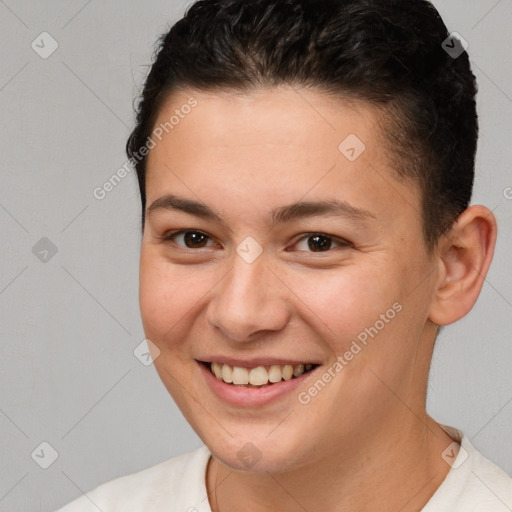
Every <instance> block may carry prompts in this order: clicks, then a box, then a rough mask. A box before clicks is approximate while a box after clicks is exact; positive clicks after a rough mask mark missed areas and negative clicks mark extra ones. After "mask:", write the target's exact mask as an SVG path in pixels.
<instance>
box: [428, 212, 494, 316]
mask: <svg viewBox="0 0 512 512" xmlns="http://www.w3.org/2000/svg"><path fill="white" fill-rule="evenodd" d="M496 235H497V225H496V218H495V217H494V214H493V213H492V212H491V211H490V210H489V209H488V208H486V207H485V206H480V205H474V206H470V207H469V208H468V209H466V210H465V211H464V212H462V213H461V214H460V216H459V217H458V218H457V220H456V221H455V222H454V224H453V226H452V228H451V230H450V232H449V233H448V234H446V235H444V236H443V237H442V238H441V240H440V242H439V244H438V250H437V253H436V254H437V255H436V263H437V264H438V267H437V270H438V272H437V282H436V288H435V290H434V297H433V300H432V303H431V307H430V311H429V320H431V321H432V322H434V323H435V324H437V325H448V324H451V323H453V322H456V321H457V320H459V319H461V318H462V317H464V316H465V315H467V313H468V312H469V311H470V310H471V308H472V307H473V306H474V304H475V302H476V300H477V299H478V295H479V294H480V290H481V289H482V286H483V284H484V279H485V276H486V274H487V271H488V270H489V266H490V264H491V261H492V257H493V254H494V246H495V244H496Z"/></svg>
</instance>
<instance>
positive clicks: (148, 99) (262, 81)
mask: <svg viewBox="0 0 512 512" xmlns="http://www.w3.org/2000/svg"><path fill="white" fill-rule="evenodd" d="M448 37H449V32H448V30H447V28H446V26H445V24H444V23H443V21H442V19H441V17H440V15H439V13H438V12H437V10H436V9H435V8H434V7H433V5H432V4H431V3H430V2H428V1H426V0H251V1H247V0H200V1H196V2H195V3H193V4H192V5H191V6H190V7H189V8H188V9H187V12H186V14H185V16H184V17H183V18H182V19H180V20H179V21H178V22H177V23H175V24H174V25H173V26H172V27H171V28H170V30H169V31H168V32H167V33H165V34H164V35H163V36H162V37H161V38H160V40H159V45H158V48H157V51H156V53H155V58H154V63H153V65H152V67H151V70H150V72H149V75H148V77H147V80H146V82H145V85H144V89H143V92H142V95H141V98H140V101H139V103H138V107H137V120H136V126H135V128H134V130H133V132H132V133H131V135H130V137H129V139H128V141H127V145H126V149H127V154H128V156H129V157H130V159H131V161H132V162H133V163H134V165H135V167H136V170H137V176H138V180H139V187H140V192H141V200H142V229H144V218H145V206H146V197H145V174H146V158H141V157H140V156H139V154H138V151H139V149H140V148H141V147H143V146H144V145H145V144H146V141H147V138H148V137H149V136H150V134H151V132H152V129H153V128H154V123H155V120H156V117H157V115H158V111H159V109H160V107H161V105H162V103H163V101H164V100H165V99H166V98H167V97H168V95H169V94H170V93H171V92H173V91H176V90H178V89H182V90H184V89H187V88H190V89H196V90H202V91H215V90H233V91H240V92H250V91H251V90H254V89H255V88H260V87H264V86H277V85H292V86H294V85H299V86H306V87H312V88H314V89H315V90H319V91H322V92H325V93H327V94H330V95H338V96H339V97H340V98H348V99H354V100H363V101H367V102H370V103H372V104H373V105H375V106H377V107H380V109H381V111H382V112H383V113H384V114H385V115H384V116H383V119H384V121H385V123H386V130H385V131H384V132H385V138H386V140H387V144H386V146H387V148H388V153H389V155H390V158H391V161H392V162H393V165H394V168H395V169H396V171H397V173H398V175H399V176H401V177H411V178H414V179H416V180H417V183H418V185H419V188H420V190H421V197H422V218H423V231H424V239H425V242H426V246H427V248H428V249H429V251H431V250H433V248H434V247H435V246H436V243H437V241H438V240H439V237H440V236H441V235H442V234H444V233H445V232H446V231H447V230H448V229H449V228H450V227H451V225H452V223H453V221H454V220H455V219H456V218H457V217H458V215H459V214H460V213H461V212H463V211H464V210H465V209H466V208H467V207H468V205H469V202H470V200H471V194H472V188H473V181H474V161H475V152H476V143H477V137H478V119H477V114H476V103H475V95H476V91H477V88H476V79H475V76H474V75H473V73H472V72H471V68H470V64H469V58H468V55H467V53H466V52H463V53H462V54H461V55H460V56H458V57H457V58H453V57H452V56H451V55H449V53H447V52H446V51H445V50H444V49H443V47H442V43H443V41H445V40H446V39H447V38H448ZM135 155H136V156H138V158H137V159H134V156H135Z"/></svg>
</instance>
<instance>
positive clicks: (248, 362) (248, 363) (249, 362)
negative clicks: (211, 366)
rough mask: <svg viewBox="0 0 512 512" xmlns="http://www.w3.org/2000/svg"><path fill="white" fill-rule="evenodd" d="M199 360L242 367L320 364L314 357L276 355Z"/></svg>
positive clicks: (211, 357) (214, 357)
mask: <svg viewBox="0 0 512 512" xmlns="http://www.w3.org/2000/svg"><path fill="white" fill-rule="evenodd" d="M198 361H199V362H202V363H219V364H229V365H230V366H239V367H243V368H256V367H258V366H271V365H273V364H275V365H279V366H284V365H285V364H291V365H293V366H295V365H298V364H304V365H305V364H315V365H317V364H320V363H318V362H317V361H315V360H314V359H308V360H300V361H296V360H293V359H285V358H276V357H258V358H251V359H237V358H236V357H228V356H209V357H208V356H207V357H204V358H201V359H198Z"/></svg>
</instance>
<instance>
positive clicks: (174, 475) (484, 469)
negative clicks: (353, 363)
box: [56, 425, 512, 512]
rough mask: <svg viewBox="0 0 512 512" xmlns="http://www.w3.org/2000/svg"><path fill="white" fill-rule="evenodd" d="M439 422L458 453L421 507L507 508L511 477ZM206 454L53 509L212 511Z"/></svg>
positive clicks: (429, 510) (433, 510)
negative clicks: (206, 480) (437, 486)
mask: <svg viewBox="0 0 512 512" xmlns="http://www.w3.org/2000/svg"><path fill="white" fill-rule="evenodd" d="M441 426H442V427H443V428H444V429H445V430H446V431H447V433H448V434H449V435H450V437H451V438H452V439H454V440H455V441H456V442H457V443H458V444H460V445H461V449H460V450H459V453H458V454H457V456H456V457H455V454H454V452H453V451H452V450H451V449H447V450H445V452H443V454H444V455H443V458H445V460H446V461H447V463H449V464H450V465H451V469H450V471H449V472H448V474H447V476H446V478H445V479H444V481H443V482H442V484H441V485H440V486H439V488H438V489H437V491H436V492H435V493H434V495H433V496H432V497H431V498H430V500H429V502H428V503H427V504H426V505H425V507H423V509H422V512H510V511H511V510H512V478H511V477H510V476H508V475H507V474H506V473H505V472H504V471H503V470H502V469H500V468H499V467H498V466H496V465H495V464H494V463H492V462H491V461H490V460H488V459H486V458H485V457H483V456H482V454H480V453H479V452H478V451H477V450H476V449H475V448H474V447H473V445H472V444H471V443H470V441H469V439H468V438H467V437H466V436H465V434H464V433H463V432H461V431H460V430H458V429H455V428H453V427H448V426H445V425H441ZM455 448H456V447H455ZM451 454H452V455H453V459H451V458H450V455H451ZM210 455H211V454H210V451H209V450H208V448H207V447H206V446H204V445H203V446H201V448H198V449H197V450H194V451H191V452H188V453H185V454H183V455H179V456H177V457H173V458H171V459H168V460H166V461H164V462H161V463H160V464H157V465H156V466H152V467H150V468H147V469H145V470H143V471H140V472H138V473H133V474H131V475H127V476H123V477H120V478H117V479H115V480H112V481H110V482H107V483H105V484H102V485H100V486H98V487H96V488H95V489H94V490H93V491H91V492H89V493H87V494H84V495H83V496H81V497H80V498H78V499H76V500H75V501H72V502H71V503H69V504H68V505H66V506H65V507H63V508H61V509H59V510H58V511H56V512H98V510H101V511H102V512H132V511H133V512H150V511H151V512H211V508H210V505H209V502H208V497H207V493H206V484H205V476H206V465H207V463H208V460H209V458H210Z"/></svg>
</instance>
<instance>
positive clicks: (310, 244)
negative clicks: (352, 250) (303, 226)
mask: <svg viewBox="0 0 512 512" xmlns="http://www.w3.org/2000/svg"><path fill="white" fill-rule="evenodd" d="M295 245H296V247H297V249H298V250H299V251H306V252H328V251H330V250H331V249H333V248H334V249H336V248H337V247H351V246H352V244H350V242H347V241H345V240H342V239H338V238H335V237H332V236H330V235H326V234H325V233H309V234H308V235H307V236H305V237H303V238H301V239H300V240H299V241H298V242H297V244H295Z"/></svg>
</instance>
